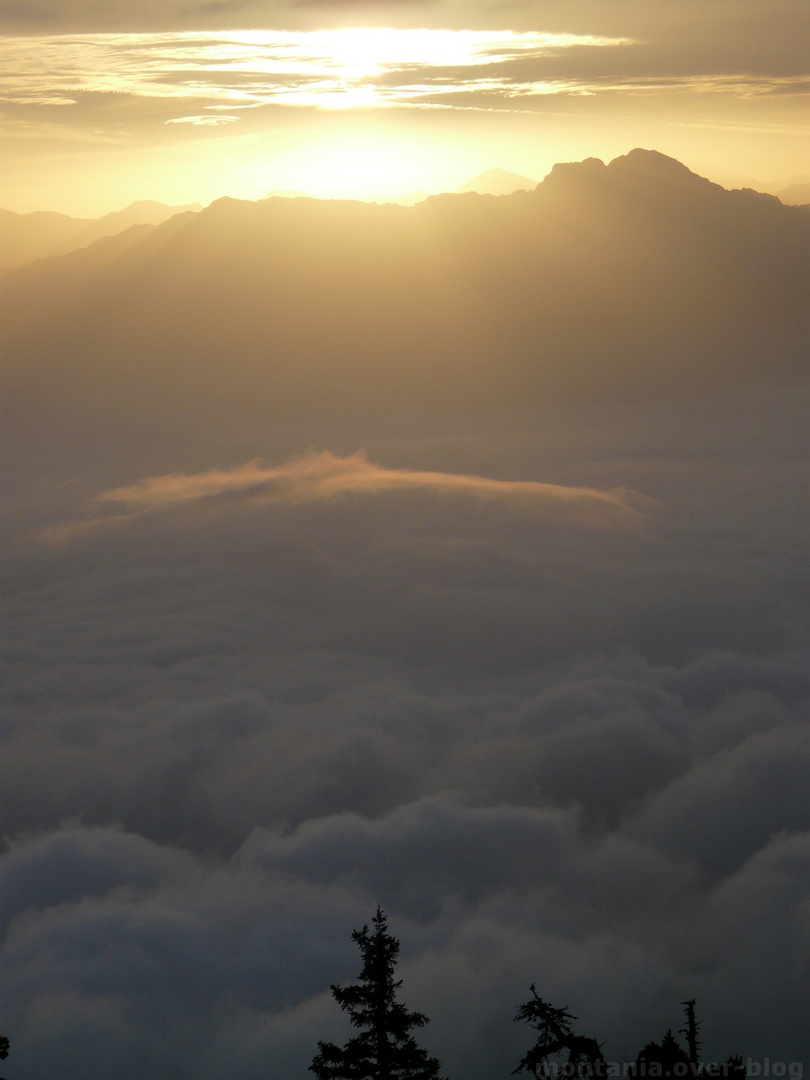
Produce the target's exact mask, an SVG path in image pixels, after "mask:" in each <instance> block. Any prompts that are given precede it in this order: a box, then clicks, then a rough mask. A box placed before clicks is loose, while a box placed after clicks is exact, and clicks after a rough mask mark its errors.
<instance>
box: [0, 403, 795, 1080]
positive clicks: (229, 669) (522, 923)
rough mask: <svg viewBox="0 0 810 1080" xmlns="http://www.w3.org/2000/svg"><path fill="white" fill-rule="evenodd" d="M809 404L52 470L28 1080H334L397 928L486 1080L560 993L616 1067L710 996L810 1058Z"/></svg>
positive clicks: (23, 801)
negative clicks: (519, 1015) (327, 1058)
mask: <svg viewBox="0 0 810 1080" xmlns="http://www.w3.org/2000/svg"><path fill="white" fill-rule="evenodd" d="M805 399H806V390H801V389H795V390H791V391H787V392H785V391H782V392H779V393H777V392H774V391H770V392H768V393H764V392H762V393H759V394H757V395H754V394H750V395H747V396H746V395H739V396H738V397H736V398H729V399H727V400H721V399H713V400H710V399H702V400H701V399H693V400H688V399H682V400H678V401H675V400H671V401H669V402H660V403H658V404H655V403H638V404H624V405H622V406H618V405H617V406H611V407H608V406H594V405H591V406H584V405H583V406H578V407H573V406H566V407H563V406H556V407H552V406H549V407H548V408H547V409H546V410H545V411H542V410H534V411H531V412H528V411H521V410H518V409H514V410H512V411H511V412H509V413H504V414H502V415H501V416H499V417H497V418H495V417H493V418H492V420H491V423H490V427H489V428H488V429H486V430H485V429H484V428H483V427H478V428H476V427H475V426H474V425H473V421H470V424H471V425H473V426H470V427H469V428H468V427H466V426H464V425H461V424H460V425H459V427H458V428H457V429H451V428H448V427H447V426H446V423H445V422H442V423H439V422H438V421H436V423H439V426H438V427H434V428H432V429H431V428H430V425H429V423H428V421H427V420H426V419H425V418H424V417H423V418H422V421H421V423H422V427H421V428H419V426H418V424H417V423H416V422H414V425H413V426H412V427H411V428H410V429H409V430H408V432H407V433H404V432H403V431H399V432H397V431H395V430H393V429H392V428H391V426H390V425H384V424H381V425H380V426H379V427H377V428H375V427H374V425H373V424H371V423H369V424H368V425H367V429H366V430H365V431H364V432H363V438H362V442H360V433H359V432H357V431H356V430H355V429H354V428H353V427H352V425H351V424H348V423H344V424H343V425H342V427H341V425H340V424H339V423H337V422H336V424H335V427H334V428H333V430H332V431H331V433H330V441H329V443H327V445H330V444H331V445H333V446H335V447H340V450H337V449H336V450H334V451H332V452H327V451H320V452H310V453H303V454H302V453H301V449H302V447H301V441H300V440H301V439H302V435H301V433H300V432H296V431H295V430H292V429H291V430H290V431H288V432H287V433H286V435H284V436H283V437H282V431H281V429H278V430H270V429H269V428H268V430H267V431H265V432H261V433H257V432H256V431H255V430H253V429H248V428H243V427H238V426H236V427H232V428H231V429H228V430H227V431H226V429H225V428H224V427H223V428H222V429H221V430H220V432H219V436H218V437H219V439H220V442H219V444H218V448H217V456H218V457H219V460H220V462H221V463H220V464H219V465H217V466H216V467H213V466H212V465H211V463H210V459H211V450H210V447H209V446H208V445H206V447H205V448H204V449H198V450H194V448H193V444H192V440H191V434H190V433H189V432H188V431H186V432H185V433H184V436H183V438H184V440H185V441H184V443H183V447H184V449H183V450H182V453H179V452H178V450H177V447H176V445H175V444H173V443H172V442H171V439H170V437H169V435H168V434H166V433H164V434H163V435H161V437H160V440H161V441H160V442H159V443H158V444H156V445H154V446H150V447H147V446H146V443H145V442H144V441H143V440H142V439H141V440H138V439H134V438H132V439H131V441H129V442H128V441H127V438H126V437H125V436H124V435H123V434H122V437H121V439H120V440H119V441H118V442H117V443H116V444H115V447H114V451H113V449H112V448H111V455H110V457H109V459H108V460H101V459H99V455H98V453H97V451H96V449H95V447H96V443H95V442H92V440H91V441H90V442H87V443H86V444H85V443H84V442H83V441H82V439H81V438H78V439H77V441H76V442H74V443H69V442H64V443H62V444H61V449H62V453H61V455H60V454H57V453H55V448H54V447H50V446H49V445H47V440H43V439H39V440H37V441H36V442H32V443H31V445H30V446H29V445H27V444H23V443H21V444H20V448H21V451H22V449H23V448H25V455H23V454H22V453H21V455H20V458H19V459H18V460H17V462H16V463H15V468H14V469H12V470H11V472H12V473H13V474H14V475H16V476H17V477H18V478H19V486H15V485H14V484H12V487H11V490H10V500H9V507H10V512H9V515H8V517H7V522H6V527H7V529H8V543H7V545H6V548H7V557H6V559H5V560H4V562H5V566H4V572H5V574H6V577H7V586H6V593H7V599H6V620H5V621H6V635H7V636H6V643H5V671H6V680H5V687H4V720H3V728H2V757H0V791H2V795H3V823H4V825H3V828H4V833H5V835H6V838H7V839H6V847H5V851H4V853H3V856H2V860H0V878H1V882H0V897H2V903H0V921H1V923H2V928H3V939H2V940H3V963H2V969H1V970H2V975H0V986H1V987H2V992H3V1001H4V1002H5V1004H4V1011H3V1016H2V1018H0V1023H1V1024H2V1030H3V1031H4V1032H5V1033H7V1034H9V1035H10V1037H11V1039H12V1057H11V1058H10V1059H9V1066H8V1068H9V1072H11V1065H12V1064H13V1065H14V1072H13V1073H12V1074H11V1075H13V1076H15V1077H21V1078H22V1080H33V1078H34V1077H37V1076H43V1075H57V1074H58V1075H60V1076H64V1077H65V1078H66V1080H73V1078H75V1080H79V1078H80V1077H81V1078H82V1080H84V1078H86V1077H88V1076H93V1075H99V1076H103V1075H115V1076H116V1077H120V1078H121V1080H130V1078H132V1080H134V1078H135V1077H137V1076H142V1075H145V1074H146V1075H149V1076H151V1077H154V1078H155V1080H164V1078H165V1080H169V1078H172V1080H176V1078H178V1077H195V1078H201V1080H209V1078H210V1080H214V1078H216V1077H220V1076H222V1075H224V1074H225V1073H227V1074H228V1075H229V1076H232V1077H234V1078H236V1080H253V1078H256V1080H258V1078H259V1077H266V1076H271V1077H278V1078H279V1080H281V1078H282V1077H283V1078H285V1080H288V1078H291V1077H300V1078H302V1080H303V1077H305V1076H306V1068H307V1065H308V1064H309V1062H310V1060H311V1058H312V1055H313V1053H314V1052H315V1044H316V1040H317V1039H338V1040H340V1039H342V1038H344V1037H345V1036H346V1034H347V1031H346V1028H345V1026H344V1018H343V1017H342V1015H341V1014H340V1011H339V1009H338V1008H337V1006H336V1005H335V1003H334V1002H333V1001H332V999H331V997H330V995H329V991H328V988H329V985H330V983H332V982H345V981H348V980H351V979H353V978H354V977H355V976H356V974H357V970H358V957H357V953H356V949H355V947H354V946H353V944H352V942H351V940H350V932H351V930H352V929H353V928H355V927H359V926H361V925H362V924H363V922H365V921H367V920H368V919H369V918H370V916H371V915H372V914H373V911H374V909H375V907H376V905H377V904H378V903H381V904H382V905H383V906H384V907H385V908H386V910H387V911H388V913H389V916H390V923H391V927H392V929H393V931H394V932H395V933H396V934H397V935H398V936H399V937H400V938H401V939H402V944H403V952H402V964H401V966H400V969H399V974H400V975H401V976H402V977H403V979H404V985H403V996H404V999H405V1000H406V1001H407V1002H408V1004H409V1005H410V1006H411V1007H412V1008H417V1009H420V1010H423V1011H425V1012H426V1013H428V1015H429V1016H430V1017H431V1019H432V1023H431V1025H430V1026H429V1027H428V1028H427V1029H425V1032H424V1042H425V1044H426V1045H427V1046H428V1047H429V1049H430V1050H431V1052H433V1053H436V1054H437V1055H438V1056H439V1057H440V1058H441V1060H442V1063H443V1066H444V1070H445V1072H446V1074H447V1075H448V1077H450V1078H451V1080H452V1078H458V1077H461V1076H468V1077H470V1078H472V1080H488V1078H490V1077H494V1076H504V1077H505V1076H507V1075H508V1073H509V1072H510V1071H511V1070H512V1069H513V1068H514V1067H515V1065H516V1064H517V1061H518V1060H519V1058H520V1057H521V1055H522V1054H523V1053H525V1051H526V1049H527V1047H528V1045H529V1041H530V1037H531V1033H530V1032H529V1031H528V1029H524V1030H520V1029H519V1028H518V1025H515V1024H513V1023H512V1016H513V1014H514V1009H515V1007H516V1006H517V1004H518V1003H519V1002H521V1001H522V1000H525V998H526V997H527V996H528V987H529V984H530V983H532V982H535V983H536V984H537V987H538V991H539V992H541V993H542V994H543V995H544V996H545V997H547V998H549V999H550V1000H552V1001H553V1002H555V1003H556V1004H558V1005H561V1006H562V1005H568V1006H569V1007H570V1008H571V1010H572V1011H573V1012H574V1013H575V1014H576V1015H577V1016H578V1017H579V1026H580V1027H581V1028H582V1030H584V1031H586V1032H587V1033H588V1034H592V1035H594V1036H595V1037H597V1038H599V1039H600V1041H604V1042H605V1054H606V1056H607V1057H608V1058H609V1059H610V1060H623V1059H624V1058H625V1057H627V1056H633V1055H634V1054H635V1053H636V1051H637V1050H638V1049H639V1048H640V1047H641V1045H642V1044H643V1043H644V1042H646V1041H648V1040H649V1039H651V1038H660V1037H661V1035H662V1034H663V1032H664V1031H665V1030H666V1028H667V1027H673V1028H674V1027H677V1026H678V1024H679V1022H680V1006H679V1002H681V1001H682V1000H684V999H685V998H687V997H692V996H694V997H697V999H698V1003H699V1010H700V1014H701V1016H702V1017H703V1018H704V1021H705V1024H704V1028H703V1032H702V1034H703V1036H704V1039H705V1056H706V1058H707V1059H708V1058H713V1057H725V1056H726V1055H727V1054H728V1053H731V1052H738V1053H741V1054H743V1055H747V1056H752V1058H754V1059H760V1058H764V1057H765V1056H768V1057H770V1059H771V1060H772V1061H773V1060H782V1061H786V1062H788V1061H806V1059H807V1058H808V1055H810V1045H809V1044H808V1042H807V1035H806V1023H805V1017H804V1010H805V1002H806V1000H807V994H808V991H809V990H810V986H808V969H807V965H806V964H805V963H804V957H805V955H806V943H807V939H808V929H809V928H810V927H809V924H808V918H809V917H810V911H809V910H808V905H807V893H808V887H810V799H809V798H808V794H807V784H806V776H807V769H808V766H809V765H810V742H809V741H808V719H809V717H808V708H809V707H810V677H808V663H807V660H808V645H810V591H808V581H807V573H806V565H805V561H806V550H807V536H806V521H805V516H804V514H803V513H802V510H801V507H802V506H803V497H804V494H803V493H804V491H805V490H806V482H807V466H806V439H807V435H806V425H805V424H804V415H805V404H806V400H805ZM322 434H323V436H324V438H325V436H326V431H325V429H323V431H322ZM175 435H176V433H175ZM285 439H286V440H287V442H288V445H287V446H286V447H284V446H283V445H282V443H284V440H285ZM296 441H298V455H297V456H291V450H292V449H293V448H294V443H295V442H296ZM352 443H353V444H354V446H356V445H358V443H360V444H361V445H362V444H365V445H368V447H369V452H368V456H365V455H362V454H360V453H356V452H352V451H351V450H349V449H346V446H347V444H348V445H351V444H352ZM248 444H251V445H252V447H253V451H254V452H253V454H252V455H251V454H246V453H245V452H244V448H245V446H246V445H248ZM304 445H306V443H304ZM321 445H324V443H321ZM257 455H258V456H257ZM251 457H255V458H256V460H252V461H251V460H250V458H251ZM172 459H174V460H176V461H177V462H178V463H177V465H176V466H175V467H174V468H165V467H161V466H160V463H161V462H165V461H167V460H168V461H170V460H172ZM206 460H207V461H208V463H207V464H206ZM246 460H247V461H248V464H245V461H246ZM380 462H384V463H385V464H384V465H383V464H380ZM26 469H28V470H30V474H31V475H34V476H36V477H38V481H37V483H36V484H32V483H31V482H29V481H25V477H26V476H27V475H28V474H27V473H26ZM24 481H25V482H24ZM629 492H632V493H633V494H628V493H629ZM59 530H61V533H60V532H59ZM55 535H58V536H59V542H58V543H54V542H52V541H53V538H54V536H55ZM46 536H47V537H48V539H47V540H46V539H45V537H46Z"/></svg>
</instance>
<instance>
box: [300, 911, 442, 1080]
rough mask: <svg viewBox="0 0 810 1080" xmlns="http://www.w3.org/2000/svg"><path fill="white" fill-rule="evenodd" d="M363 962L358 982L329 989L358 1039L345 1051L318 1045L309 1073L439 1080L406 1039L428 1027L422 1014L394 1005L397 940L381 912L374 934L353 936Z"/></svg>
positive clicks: (331, 1079) (358, 1079) (433, 1062)
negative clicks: (358, 1029)
mask: <svg viewBox="0 0 810 1080" xmlns="http://www.w3.org/2000/svg"><path fill="white" fill-rule="evenodd" d="M352 940H353V941H355V942H357V945H358V946H359V948H360V954H361V956H362V958H363V970H362V971H361V972H360V976H359V979H360V981H359V982H358V983H355V984H354V985H352V986H334V985H333V986H332V996H333V997H334V999H335V1001H336V1002H337V1003H338V1005H340V1007H341V1009H344V1010H345V1011H346V1012H348V1014H349V1019H350V1021H351V1023H352V1025H353V1026H354V1027H356V1028H360V1029H361V1034H359V1035H355V1036H354V1038H352V1039H349V1041H348V1042H347V1043H346V1045H345V1046H343V1047H340V1046H337V1045H336V1044H335V1043H325V1042H319V1043H318V1053H317V1054H316V1055H315V1057H314V1058H313V1059H312V1064H311V1065H310V1067H309V1070H310V1072H313V1073H315V1075H316V1077H317V1078H318V1080H441V1076H440V1070H441V1066H440V1064H439V1062H438V1060H437V1059H436V1058H432V1057H429V1056H428V1053H427V1051H426V1050H423V1049H422V1047H421V1046H419V1045H418V1044H417V1042H416V1040H415V1039H414V1038H413V1036H412V1035H411V1034H410V1032H411V1030H412V1029H413V1028H421V1027H424V1026H425V1024H427V1023H429V1021H428V1018H427V1016H425V1015H424V1013H418V1012H411V1011H410V1010H409V1009H407V1008H406V1006H405V1005H404V1004H403V1003H402V1002H399V1001H397V991H398V990H399V988H400V986H402V980H401V979H399V980H397V981H395V980H394V968H395V967H396V963H397V957H398V955H399V941H398V940H397V939H396V938H395V937H393V936H392V935H391V934H389V933H388V926H387V922H386V917H385V914H384V912H383V911H382V909H381V908H379V907H378V908H377V914H376V915H375V916H374V919H373V930H369V928H368V926H364V927H363V929H362V930H355V931H354V932H353V933H352Z"/></svg>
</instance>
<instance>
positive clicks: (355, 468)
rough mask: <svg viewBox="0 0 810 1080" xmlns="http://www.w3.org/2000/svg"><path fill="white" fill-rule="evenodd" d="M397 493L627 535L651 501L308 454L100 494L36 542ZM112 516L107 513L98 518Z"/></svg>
mask: <svg viewBox="0 0 810 1080" xmlns="http://www.w3.org/2000/svg"><path fill="white" fill-rule="evenodd" d="M396 491H421V492H427V493H433V494H436V495H440V496H443V497H448V496H449V497H473V498H477V499H485V500H502V501H505V502H508V503H510V504H511V505H513V506H523V507H526V508H540V509H546V510H548V509H554V510H562V511H563V512H564V514H565V515H566V516H567V517H570V518H573V519H575V520H577V521H578V522H579V523H582V524H586V525H589V526H595V527H602V528H604V527H620V528H627V527H629V526H631V525H634V524H637V523H638V522H639V521H641V520H643V519H644V518H645V516H646V510H647V509H648V508H649V507H650V506H652V505H653V501H652V500H649V499H645V497H644V496H641V495H638V494H637V493H635V492H633V493H630V492H627V491H623V490H615V491H606V490H605V491H603V490H599V489H597V488H589V487H565V486H562V485H559V484H543V483H538V482H536V481H512V480H493V479H490V478H487V477H483V476H471V475H466V474H454V473H443V472H429V471H419V470H409V469H386V468H384V467H382V466H379V465H375V464H374V463H373V462H370V461H369V460H368V459H367V458H366V456H365V454H363V453H362V452H360V453H356V454H351V455H349V456H347V457H339V456H337V455H335V454H332V453H330V452H329V451H324V452H322V453H309V454H306V455H304V456H302V457H300V458H296V459H294V460H292V461H289V462H287V463H285V464H283V465H280V466H276V467H272V466H267V465H264V464H262V463H261V462H260V461H259V460H254V461H250V462H247V463H246V464H244V465H240V466H238V467H237V468H234V469H212V470H210V471H209V472H204V473H196V474H193V475H187V474H185V473H171V474H168V475H165V476H154V477H148V478H146V479H144V480H140V481H138V482H137V483H135V484H132V485H129V486H127V487H122V488H115V489H113V490H110V491H104V492H101V493H100V494H98V495H97V496H96V497H95V499H94V500H93V502H94V508H101V510H102V514H101V515H100V516H97V517H91V518H90V519H88V520H86V521H80V522H71V523H67V524H63V525H58V526H55V527H53V528H50V529H48V530H47V531H46V532H44V533H43V534H41V538H42V539H44V540H46V541H50V542H61V541H66V540H69V539H70V538H71V537H73V536H75V535H77V534H80V533H85V532H87V531H88V530H95V529H97V528H99V527H103V526H105V525H121V524H124V523H126V522H129V521H132V520H133V519H135V518H137V517H140V516H142V515H144V514H149V513H155V512H159V511H163V510H168V509H171V508H172V507H177V506H182V505H184V504H190V503H199V502H202V501H208V502H209V503H210V502H212V501H214V500H217V499H222V498H228V499H231V498H237V499H240V500H241V501H242V502H244V503H247V504H249V505H253V506H266V505H269V504H272V503H286V504H288V505H300V504H303V503H314V502H331V501H335V500H337V499H341V498H345V497H348V496H367V497H371V496H377V495H382V494H384V493H386V492H396ZM110 509H112V511H113V512H112V513H109V512H107V513H103V511H104V510H107V511H109V510H110ZM120 509H124V512H123V513H122V512H120Z"/></svg>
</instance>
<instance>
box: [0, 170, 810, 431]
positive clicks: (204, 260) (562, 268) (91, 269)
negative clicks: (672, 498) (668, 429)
mask: <svg viewBox="0 0 810 1080" xmlns="http://www.w3.org/2000/svg"><path fill="white" fill-rule="evenodd" d="M4 279H5V282H4V287H5V293H6V297H7V300H6V310H7V313H8V315H7V319H6V322H7V327H6V335H5V339H6V354H7V361H6V375H5V382H6V394H5V397H6V401H7V407H8V408H9V409H12V410H15V411H16V414H17V415H18V417H20V418H21V419H20V422H21V423H25V422H26V417H29V418H30V416H31V415H33V414H36V416H37V417H39V418H41V417H43V416H45V415H48V414H50V413H52V414H59V413H60V412H64V411H65V410H69V409H70V408H79V409H82V408H90V407H91V405H90V404H88V403H93V404H92V407H93V408H98V407H100V405H102V404H103V407H104V408H105V409H108V410H109V409H113V410H114V409H116V408H121V409H124V408H125V409H128V410H133V409H134V410H137V409H139V408H142V409H154V408H161V409H165V410H166V411H167V413H169V414H178V415H179V414H180V413H182V412H189V411H190V412H191V414H193V413H194V411H195V410H198V409H200V408H209V409H212V410H215V411H218V410H223V409H235V410H237V411H239V412H240V413H241V414H245V415H247V414H250V415H255V416H262V417H267V416H271V415H274V414H276V413H278V414H279V415H285V416H286V415H289V414H290V410H293V411H294V410H299V411H304V412H307V413H312V412H313V411H314V410H318V409H323V410H327V411H329V412H332V413H334V412H344V413H346V414H347V415H348V414H349V413H350V412H351V411H352V410H354V409H361V410H362V409H368V408H373V409H376V410H385V409H399V408H402V407H405V406H418V407H423V406H424V407H430V408H432V409H453V410H458V409H460V408H464V407H475V408H478V407H485V408H489V407H491V406H493V405H498V404H499V403H501V404H505V405H508V404H510V403H513V402H522V403H525V402H530V401H531V400H540V399H546V398H548V397H549V396H554V395H563V396H570V395H575V396H581V395H599V396H605V395H611V396H618V397H622V396H628V395H629V396H638V395H649V394H661V393H691V392H704V391H707V390H713V389H720V388H724V387H731V386H737V385H740V384H745V383H752V382H763V381H770V380H773V379H786V378H787V379H795V378H798V377H800V376H803V375H804V374H806V372H807V366H808V359H809V357H808V349H807V342H808V338H809V337H810V305H808V304H807V296H808V295H810V216H808V215H806V214H805V213H804V212H803V211H802V210H801V209H799V208H796V207H788V206H784V205H782V203H781V202H779V200H778V199H776V198H775V197H773V196H768V195H762V194H758V193H756V192H751V191H727V190H725V189H723V188H721V187H719V186H718V185H716V184H713V183H711V182H710V181H708V180H706V179H704V178H702V177H700V176H697V175H695V174H694V173H692V172H690V171H689V170H688V169H687V168H686V167H685V166H683V165H681V164H680V163H679V162H677V161H674V160H673V159H671V158H667V157H665V156H663V155H662V154H658V153H656V152H654V151H646V150H634V151H632V152H631V153H629V154H627V155H626V156H624V157H621V158H617V159H616V160H614V161H612V162H611V163H610V164H609V165H605V164H604V163H603V162H601V161H598V160H596V159H588V160H586V161H581V162H576V163H569V164H560V165H557V166H555V167H554V169H552V171H551V173H550V174H549V175H548V176H547V177H546V179H545V180H544V181H543V182H542V183H541V184H539V185H538V186H537V188H536V189H535V190H533V191H518V192H515V193H514V194H511V195H507V196H502V197H501V198H497V199H496V198H493V197H491V196H489V195H477V194H473V193H466V194H447V195H437V196H432V197H430V198H428V199H426V200H425V201H424V202H422V203H419V204H418V205H416V206H413V207H404V206H398V205H393V204H387V205H381V204H368V203H360V202H352V201H322V200H315V199H303V198H302V199H294V200H286V199H269V200H263V201H259V202H243V201H238V200H234V199H227V198H226V199H220V200H218V201H217V202H215V203H212V204H211V205H210V206H209V207H208V208H206V209H205V210H202V211H201V212H199V213H196V214H191V213H188V214H181V215H175V216H174V217H172V218H170V219H169V220H168V221H166V222H164V223H163V224H162V225H159V226H157V227H154V228H151V229H145V230H141V229H131V230H128V231H127V232H125V233H123V234H121V235H119V236H115V237H109V238H107V239H104V240H100V241H98V242H97V243H95V244H94V245H92V246H90V247H88V248H85V249H82V250H79V251H74V252H72V253H71V254H68V255H65V256H62V257H60V258H53V259H49V260H44V261H41V262H37V263H33V264H30V265H28V266H25V267H20V268H17V269H15V270H12V271H6V272H5V274H4Z"/></svg>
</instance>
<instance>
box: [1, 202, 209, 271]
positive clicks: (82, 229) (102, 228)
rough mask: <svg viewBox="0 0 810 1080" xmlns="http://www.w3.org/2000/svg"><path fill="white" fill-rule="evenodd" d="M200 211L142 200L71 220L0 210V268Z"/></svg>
mask: <svg viewBox="0 0 810 1080" xmlns="http://www.w3.org/2000/svg"><path fill="white" fill-rule="evenodd" d="M201 209H202V207H201V206H200V205H199V204H197V203H195V204H194V205H190V206H167V205H166V204H165V203H161V202H153V201H152V200H151V199H144V200H141V201H140V202H134V203H131V204H130V205H129V206H127V207H126V208H125V209H124V210H116V211H113V213H111V214H105V215H104V216H103V217H100V218H74V217H68V215H66V214H56V213H51V212H49V211H37V212H34V213H32V214H15V213H14V212H13V211H12V210H0V236H1V237H2V242H1V243H0V266H2V267H8V266H20V265H22V264H23V263H27V262H30V261H31V260H32V259H41V258H45V257H47V256H49V255H64V254H66V253H67V252H69V251H74V250H75V249H76V248H80V247H86V246H87V245H88V244H92V243H93V242H94V241H96V240H99V239H101V237H104V236H113V235H115V234H116V233H120V232H123V231H124V229H129V228H130V227H131V226H133V225H160V224H161V223H162V222H164V221H166V220H167V218H170V217H172V216H173V215H174V214H181V213H184V212H186V211H189V210H194V211H196V210H201Z"/></svg>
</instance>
